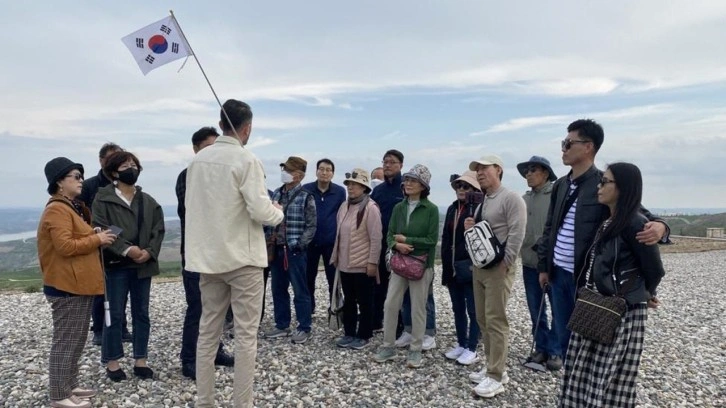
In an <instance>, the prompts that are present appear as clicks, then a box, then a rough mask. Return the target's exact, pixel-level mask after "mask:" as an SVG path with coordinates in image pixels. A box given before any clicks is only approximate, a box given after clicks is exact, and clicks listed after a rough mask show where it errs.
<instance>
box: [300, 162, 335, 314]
mask: <svg viewBox="0 0 726 408" xmlns="http://www.w3.org/2000/svg"><path fill="white" fill-rule="evenodd" d="M334 175H335V164H333V162H332V161H331V160H330V159H320V160H318V164H317V168H316V170H315V176H316V177H317V180H316V181H313V182H312V183H308V184H305V185H303V188H304V189H305V190H306V191H307V192H309V193H310V194H311V195H312V196H313V197H315V209H316V210H317V213H318V228H317V229H316V230H315V237H313V241H312V242H311V243H310V245H308V249H307V251H308V262H307V278H308V291H309V292H310V299H311V301H312V313H313V314H315V280H316V279H317V277H318V264H319V263H320V257H321V256H322V257H323V267H324V268H325V277H326V278H327V280H328V299H330V294H331V293H332V292H333V280H334V279H335V267H334V266H333V265H331V264H330V256H331V255H332V253H333V245H334V244H335V234H336V232H337V230H338V220H337V215H338V209H339V208H340V205H341V204H343V203H344V202H345V189H344V188H343V187H342V186H341V185H338V184H335V183H333V181H332V180H333V176H334Z"/></svg>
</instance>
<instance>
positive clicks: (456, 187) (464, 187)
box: [454, 182, 471, 191]
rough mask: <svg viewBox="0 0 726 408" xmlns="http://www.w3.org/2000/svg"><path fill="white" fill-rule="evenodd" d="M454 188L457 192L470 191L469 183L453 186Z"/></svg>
mask: <svg viewBox="0 0 726 408" xmlns="http://www.w3.org/2000/svg"><path fill="white" fill-rule="evenodd" d="M454 188H455V189H457V190H464V191H469V190H471V185H470V184H469V183H463V182H459V183H456V184H454Z"/></svg>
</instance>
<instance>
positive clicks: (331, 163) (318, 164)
mask: <svg viewBox="0 0 726 408" xmlns="http://www.w3.org/2000/svg"><path fill="white" fill-rule="evenodd" d="M320 163H328V164H329V165H330V167H332V168H333V173H335V164H334V163H333V161H332V160H330V159H320V160H318V163H317V164H316V165H315V170H317V169H319V168H320Z"/></svg>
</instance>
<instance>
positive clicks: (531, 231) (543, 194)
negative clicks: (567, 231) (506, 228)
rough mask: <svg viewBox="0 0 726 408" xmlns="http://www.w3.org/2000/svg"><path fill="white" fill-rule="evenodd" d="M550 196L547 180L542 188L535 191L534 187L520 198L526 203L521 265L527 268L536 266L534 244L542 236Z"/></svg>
mask: <svg viewBox="0 0 726 408" xmlns="http://www.w3.org/2000/svg"><path fill="white" fill-rule="evenodd" d="M551 197H552V182H551V181H548V182H547V183H545V185H544V186H542V188H540V189H539V190H537V191H535V190H534V189H532V190H529V191H527V192H526V193H524V196H522V198H523V199H524V202H525V203H526V204H527V229H526V230H525V233H524V241H523V242H522V249H521V251H520V253H521V255H522V265H524V266H526V267H529V268H535V269H536V268H537V262H538V260H539V259H538V258H537V251H536V250H535V249H534V246H535V245H536V244H537V241H538V240H539V239H540V237H542V231H544V226H545V223H546V222H547V210H548V209H549V208H550V198H551Z"/></svg>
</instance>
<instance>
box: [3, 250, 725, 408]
mask: <svg viewBox="0 0 726 408" xmlns="http://www.w3.org/2000/svg"><path fill="white" fill-rule="evenodd" d="M663 262H664V266H665V268H666V277H665V278H664V280H663V282H662V284H661V286H660V288H659V294H658V297H659V298H660V299H661V302H662V303H663V306H662V307H661V308H660V309H658V310H656V311H651V312H649V316H648V323H647V330H646V337H645V350H644V352H643V356H642V361H641V368H640V375H639V378H638V387H637V388H638V397H637V402H638V406H639V407H642V408H653V407H695V406H698V407H724V406H726V391H725V390H726V341H724V338H726V296H724V293H726V278H725V277H724V276H725V275H724V265H726V251H711V252H704V253H691V254H686V253H672V254H664V255H663ZM322 276H324V274H323V275H322ZM440 282H441V280H440V270H439V271H437V275H436V277H435V281H434V292H435V297H436V311H437V316H436V320H437V325H438V328H437V329H438V333H437V336H436V342H437V345H438V347H437V348H436V349H434V350H432V351H429V352H425V353H424V365H423V367H421V368H420V369H417V370H412V369H408V368H406V367H405V363H404V362H405V357H404V353H403V351H399V357H400V358H399V359H398V360H396V361H391V362H387V363H385V364H378V363H375V362H374V361H372V359H371V357H372V354H373V353H374V352H375V349H376V348H377V347H378V346H379V345H380V343H381V341H382V335H380V334H378V335H376V336H375V337H374V338H373V339H372V342H371V345H370V346H369V347H368V348H367V349H364V350H361V351H354V350H343V349H339V348H337V347H335V340H336V339H337V338H338V336H340V335H341V333H339V332H338V333H336V332H332V331H330V330H328V329H327V327H326V324H327V320H326V314H325V309H324V306H323V305H325V304H326V303H327V284H326V283H325V279H324V278H320V279H318V282H317V284H318V288H317V291H316V295H317V299H316V301H317V304H318V305H319V306H318V310H317V311H316V314H315V315H314V316H313V330H314V335H313V337H312V339H311V340H310V341H308V343H306V344H303V345H295V344H292V343H291V342H290V340H289V339H277V340H265V339H259V341H258V356H257V371H256V373H255V384H254V387H255V392H256V399H255V406H257V407H281V408H287V407H303V408H304V407H342V406H350V407H481V406H487V407H488V406H499V407H552V406H555V405H556V403H557V393H558V389H559V380H560V375H561V374H560V373H545V374H540V373H535V372H533V371H529V370H528V369H525V368H523V367H521V366H520V365H519V362H518V358H519V357H522V356H526V355H527V354H528V353H529V350H530V347H531V341H532V338H531V331H530V330H531V329H530V323H529V315H528V312H527V307H526V304H525V300H524V290H523V286H522V280H521V274H518V276H517V279H516V280H515V285H514V288H513V291H512V297H511V298H510V301H509V305H508V316H509V321H510V348H509V361H508V372H509V376H510V378H511V383H510V384H509V385H508V386H507V391H506V392H505V393H503V394H500V395H498V396H497V397H495V398H493V399H491V400H484V399H480V398H478V397H475V396H474V395H473V394H472V392H471V387H472V385H473V384H470V383H469V380H468V378H467V375H468V374H469V373H470V372H471V371H474V370H480V369H481V367H482V366H481V364H475V365H473V366H470V367H465V366H462V365H458V364H456V363H454V362H451V361H448V360H447V359H446V358H445V357H444V356H443V353H444V352H446V350H447V349H448V348H449V347H451V346H453V345H454V343H455V331H454V323H453V317H452V314H451V302H450V300H449V295H448V291H447V290H446V288H444V287H442V286H441V284H440ZM267 290H268V296H267V299H266V301H267V304H266V306H265V307H266V313H265V319H264V321H263V324H262V328H263V329H269V328H270V327H271V326H272V297H271V296H270V295H269V294H270V292H269V285H268V289H267ZM185 308H186V304H185V301H184V289H183V286H182V283H181V282H170V283H155V284H154V285H152V295H151V305H150V314H151V325H152V328H151V339H150V342H149V358H148V361H149V365H150V366H151V367H152V368H153V369H154V371H155V373H156V377H155V379H153V380H137V379H136V378H134V377H133V376H132V375H130V374H131V369H132V364H133V360H132V359H131V358H129V357H128V356H129V355H131V345H130V344H129V343H124V349H125V353H126V356H127V357H126V358H124V359H122V360H121V364H122V367H123V368H124V369H125V370H126V372H127V374H129V377H130V379H129V380H127V381H123V382H120V383H113V382H111V381H110V380H108V379H107V378H106V377H105V373H104V368H103V366H102V365H101V363H100V348H99V347H95V346H93V345H91V343H90V335H89V340H88V346H87V347H86V348H85V350H84V353H83V355H82V358H81V361H80V381H81V384H82V385H83V386H87V387H94V388H96V389H97V390H98V392H99V393H98V395H97V396H96V397H95V398H93V400H92V402H93V406H94V407H101V408H116V407H129V408H131V407H147V408H151V407H153V408H155V407H167V408H168V407H180V408H181V407H193V406H194V401H195V399H196V387H195V384H194V382H193V381H191V380H189V379H187V378H185V377H183V376H182V375H181V364H180V361H179V349H180V342H181V329H182V322H183V319H184V311H185ZM293 316H294V312H293ZM129 321H130V320H129ZM51 329H52V322H51V318H50V308H49V306H48V303H47V302H46V301H45V298H44V296H43V295H42V294H37V293H36V294H25V293H22V294H4V295H0V340H1V344H0V345H1V347H0V407H13V408H16V407H47V406H48V405H49V400H48V390H47V388H48V350H49V349H50V343H51V338H52V334H51V333H52V331H51ZM224 342H225V343H226V348H227V349H228V350H231V349H232V348H233V340H231V339H230V338H229V337H228V336H227V335H225V337H224ZM479 353H480V354H483V349H482V346H481V345H480V349H479ZM482 360H483V358H482ZM215 376H216V382H217V386H216V389H217V395H216V405H217V406H218V407H231V406H232V394H233V377H234V370H233V369H232V368H227V367H218V368H217V371H216V373H215Z"/></svg>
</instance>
